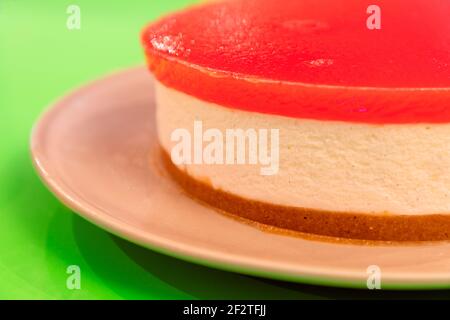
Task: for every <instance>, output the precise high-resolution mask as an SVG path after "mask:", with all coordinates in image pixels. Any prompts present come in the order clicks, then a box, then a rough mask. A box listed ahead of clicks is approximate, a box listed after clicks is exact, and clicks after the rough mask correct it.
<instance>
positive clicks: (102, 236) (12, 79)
mask: <svg viewBox="0 0 450 320" xmlns="http://www.w3.org/2000/svg"><path fill="white" fill-rule="evenodd" d="M191 2H193V1H188V0H176V1H175V0H170V1H169V0H165V1H155V0H145V1H123V0H121V1H97V0H74V1H56V0H52V1H50V0H45V1H43V0H42V1H32V0H0V121H1V122H0V298H4V299H5V298H6V299H21V298H22V299H23V298H25V299H30V298H31V299H41V298H45V299H52V298H56V299H95V298H97V299H121V298H125V299H130V298H134V299H142V298H149V299H214V298H216V299H218V298H224V299H227V298H237V299H241V298H242V299H245V298H254V299H263V298H272V299H294V298H306V299H308V298H380V297H388V298H395V297H403V298H425V297H437V298H449V297H450V293H449V292H448V291H440V292H409V293H400V292H374V291H356V290H348V289H334V288H322V287H315V286H306V285H298V284H291V283H283V282H277V281H271V280H265V279H258V278H254V277H248V276H243V275H238V274H233V273H228V272H223V271H218V270H213V269H209V268H206V267H202V266H198V265H194V264H190V263H187V262H183V261H180V260H177V259H174V258H170V257H167V256H164V255H161V254H157V253H154V252H152V251H150V250H146V249H143V248H141V247H138V246H136V245H134V244H131V243H129V242H127V241H125V240H122V239H119V238H117V237H115V236H112V235H110V234H108V233H107V232H105V231H103V230H101V229H99V228H97V227H95V226H93V225H92V224H90V223H88V222H86V221H85V220H83V219H82V218H80V217H78V216H77V215H75V214H73V212H71V210H69V209H67V208H66V207H64V206H63V205H62V204H60V203H59V202H58V200H57V199H56V198H55V197H54V196H53V195H52V194H51V193H50V192H49V191H48V190H47V189H46V188H45V187H44V186H43V184H42V183H41V182H40V180H39V178H38V177H37V175H36V173H35V172H34V170H33V168H32V165H31V161H30V157H29V152H28V140H29V136H30V130H31V127H32V125H33V123H34V121H36V119H37V118H38V116H39V114H40V113H41V112H42V111H43V110H44V109H45V107H46V106H48V105H49V104H50V103H51V102H52V101H54V100H55V99H57V98H59V97H61V96H62V95H64V94H65V93H67V92H68V91H69V90H71V89H73V88H75V87H77V86H79V85H81V84H83V83H85V82H86V81H89V80H92V79H95V78H97V77H99V76H103V75H104V74H107V73H110V72H112V71H115V70H120V69H123V68H126V67H129V66H134V65H137V64H142V63H143V55H142V52H141V48H140V44H139V32H140V30H141V29H142V27H143V26H144V25H145V23H146V22H148V21H150V20H152V19H155V18H156V17H158V16H160V15H161V14H163V13H165V12H168V11H170V10H174V9H177V8H180V7H183V6H185V5H187V4H189V3H191ZM70 4H76V5H78V6H80V8H81V30H76V31H73V30H72V31H69V30H68V29H67V28H66V19H67V17H68V15H67V13H66V9H67V7H68V5H70ZM69 265H78V266H80V268H81V290H68V289H67V288H66V279H67V276H68V275H67V274H66V268H67V267H68V266H69Z"/></svg>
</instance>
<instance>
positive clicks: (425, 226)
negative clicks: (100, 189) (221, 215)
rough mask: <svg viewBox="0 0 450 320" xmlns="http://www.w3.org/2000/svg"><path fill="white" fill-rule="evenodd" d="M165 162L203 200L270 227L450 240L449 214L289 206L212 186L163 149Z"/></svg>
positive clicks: (382, 237)
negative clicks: (328, 209) (405, 213)
mask: <svg viewBox="0 0 450 320" xmlns="http://www.w3.org/2000/svg"><path fill="white" fill-rule="evenodd" d="M161 153H162V158H163V162H164V166H165V168H166V169H167V171H168V172H169V173H170V175H171V176H172V177H173V178H174V179H175V180H176V181H177V182H178V184H179V185H181V187H182V188H183V189H184V190H185V191H186V192H187V193H188V194H189V195H191V196H193V197H194V198H196V199H198V200H201V201H202V202H204V203H206V204H208V205H210V206H212V207H214V208H217V209H219V210H222V211H225V212H226V213H228V214H231V215H233V216H236V217H240V218H244V219H247V220H250V221H253V222H257V223H260V224H263V225H267V226H270V227H276V228H281V229H285V230H288V231H295V232H301V233H306V234H312V235H319V236H326V237H333V238H345V239H355V240H372V241H394V242H397V241H413V242H415V241H443V240H450V214H432V215H392V214H365V213H350V212H332V211H322V210H316V209H307V208H298V207H286V206H280V205H274V204H271V203H264V202H259V201H254V200H250V199H245V198H242V197H240V196H237V195H234V194H231V193H228V192H225V191H222V190H217V189H214V188H212V186H210V185H209V184H207V183H205V182H203V181H199V180H196V179H194V178H192V177H191V176H189V175H188V174H187V173H186V172H184V171H182V170H180V169H179V168H178V167H177V166H175V165H174V164H173V163H172V161H171V159H170V155H168V154H167V152H166V151H164V150H162V152H161Z"/></svg>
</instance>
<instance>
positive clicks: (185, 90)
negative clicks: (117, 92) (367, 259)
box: [142, 0, 450, 240]
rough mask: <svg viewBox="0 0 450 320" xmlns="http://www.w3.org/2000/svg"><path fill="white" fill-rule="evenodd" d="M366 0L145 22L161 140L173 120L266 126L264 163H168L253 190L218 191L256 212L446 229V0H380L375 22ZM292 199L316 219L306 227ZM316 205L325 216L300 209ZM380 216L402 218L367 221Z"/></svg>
mask: <svg viewBox="0 0 450 320" xmlns="http://www.w3.org/2000/svg"><path fill="white" fill-rule="evenodd" d="M371 4H372V2H369V1H348V0H342V1H340V0H298V1H279V0H248V1H244V0H237V1H232V0H231V1H227V2H212V3H209V4H202V5H199V6H196V7H193V8H191V9H187V10H184V11H181V12H178V13H175V14H172V15H170V16H168V17H165V18H163V19H161V20H159V21H157V22H155V23H152V24H150V25H149V26H148V27H147V28H146V29H145V30H144V32H143V33H142V42H143V45H144V48H145V53H146V57H147V61H148V65H149V68H150V70H151V72H152V73H153V74H154V76H155V78H156V103H157V125H158V136H159V140H160V144H161V146H162V149H163V150H164V152H165V153H166V154H169V155H170V154H171V151H172V150H173V147H174V145H175V142H174V141H172V139H171V135H172V133H173V132H174V130H176V129H178V128H184V129H186V130H188V131H189V132H190V133H191V134H192V136H194V135H195V132H194V129H193V124H194V121H196V120H201V121H202V122H203V127H204V129H205V130H206V129H207V128H215V129H219V130H223V131H225V130H226V129H228V128H242V129H244V130H245V129H259V128H267V129H271V128H275V129H279V132H280V136H279V170H278V171H277V172H276V174H273V175H268V176H267V175H265V176H263V175H261V174H260V167H259V166H252V165H233V166H227V165H211V164H190V163H186V164H183V165H175V166H176V167H177V168H178V169H179V170H180V172H182V173H183V174H185V175H186V176H187V177H189V178H192V179H194V180H195V181H201V182H202V183H205V184H206V185H208V186H209V187H210V188H211V190H220V192H222V193H226V194H229V195H232V196H236V197H237V200H236V203H241V201H242V199H248V200H250V201H251V203H253V204H255V203H256V204H257V205H255V206H254V207H251V206H246V207H245V208H246V209H245V210H238V209H236V208H233V207H228V206H227V205H225V206H222V205H223V204H227V203H230V201H228V200H227V201H222V202H221V203H219V204H217V205H218V206H219V207H220V208H222V209H226V210H230V211H232V213H235V214H238V215H239V214H242V213H244V212H254V214H253V215H251V216H246V217H247V218H251V219H254V220H257V221H260V222H263V223H269V224H272V223H273V224H274V225H277V226H282V227H286V228H290V225H292V226H293V227H292V228H293V229H295V230H299V231H305V232H312V233H321V232H322V231H323V230H326V231H323V233H324V234H326V235H333V236H346V237H357V238H367V239H382V240H399V239H400V240H405V239H407V240H435V239H448V238H450V232H448V230H449V229H450V23H448V17H449V13H450V2H449V1H440V0H429V1H422V0H411V1H401V0H379V1H377V5H378V6H379V8H380V9H381V12H380V19H381V20H380V21H381V29H375V30H371V29H369V28H368V27H367V21H366V20H367V19H368V18H369V19H370V16H371V13H367V8H368V7H369V5H371ZM195 190H199V189H198V188H197V187H195ZM219 198H220V196H219V195H218V197H217V199H219ZM209 199H214V197H211V198H209ZM221 199H222V200H223V199H225V198H223V197H222V198H221ZM226 199H228V198H226ZM211 201H212V200H211ZM211 201H207V202H211ZM212 202H214V201H212ZM212 204H214V203H212ZM266 204H270V205H271V206H273V205H274V206H279V207H281V208H285V209H283V210H284V211H283V210H281V211H280V210H272V209H273V207H265V205H266ZM251 208H260V209H261V210H260V209H255V210H253V209H251ZM271 208H272V209H271ZM286 208H288V209H286ZM291 209H292V215H289V214H286V212H290V211H289V210H291ZM252 210H253V211H252ZM258 210H260V211H261V217H264V219H266V220H263V219H262V218H261V219H259V218H258ZM286 210H287V211H286ZM296 210H297V211H296ZM298 210H300V211H298ZM280 212H284V213H283V214H280ZM299 212H300V213H299ZM305 212H306V213H307V214H308V216H307V218H308V221H317V223H312V222H310V223H309V224H308V226H310V227H307V228H306V227H305V225H306V224H305V221H304V220H303V219H306V216H304V214H305ZM317 212H321V213H320V214H318V213H317ZM323 212H325V213H329V214H330V215H331V216H333V218H335V220H333V221H337V222H336V227H335V228H334V229H333V227H332V226H331V225H332V224H331V223H330V221H331V220H327V219H325V220H323V219H322V218H320V219H319V218H318V220H313V219H312V218H314V217H324V214H323ZM316 213H317V214H316ZM339 214H351V219H350V218H349V216H344V218H341V216H340V215H339ZM325 216H326V214H325ZM368 216H369V217H370V220H367V217H368ZM286 217H287V218H286ZM388 217H391V218H392V217H408V218H410V219H408V220H405V221H403V220H389V219H388V220H387V223H386V224H385V225H384V226H383V224H382V223H381V222H380V223H378V222H376V221H384V220H383V219H385V218H388ZM297 218H298V219H297ZM300 218H301V219H300ZM280 219H281V220H280ZM296 219H297V220H298V221H297V220H296ZM373 219H375V220H376V219H381V220H376V221H375V220H373ZM424 219H425V220H424ZM280 221H281V222H280ZM324 221H325V224H322V223H323V222H324ZM348 221H351V225H347V222H348ZM325 225H326V226H325ZM355 225H357V226H359V227H361V228H360V229H358V230H359V231H358V230H357V232H356V231H355V232H356V233H352V231H351V230H353V229H352V228H353V227H354V226H355ZM359 227H358V228H359ZM302 228H306V229H302ZM308 228H309V229H308ZM405 228H406V229H405ZM427 228H428V229H427ZM405 230H412V231H411V232H412V233H411V234H406V233H405V232H404V231H405ZM430 230H431V231H430Z"/></svg>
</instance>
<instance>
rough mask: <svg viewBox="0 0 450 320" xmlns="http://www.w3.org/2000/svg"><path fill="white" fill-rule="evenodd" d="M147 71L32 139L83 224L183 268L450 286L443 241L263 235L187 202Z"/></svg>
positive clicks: (73, 100)
mask: <svg viewBox="0 0 450 320" xmlns="http://www.w3.org/2000/svg"><path fill="white" fill-rule="evenodd" d="M153 100H154V99H153V84H152V78H151V76H150V74H149V73H148V72H147V70H146V69H145V68H135V69H131V70H127V71H124V72H121V73H118V74H115V75H112V76H109V77H107V78H104V79H102V80H99V81H96V82H94V83H92V84H89V85H87V86H85V87H83V88H81V89H79V90H77V91H75V92H73V93H72V94H70V95H68V96H67V97H65V98H63V99H62V100H60V101H59V102H57V103H56V104H54V105H53V106H52V107H51V108H49V110H48V111H47V112H46V113H45V114H44V115H43V116H42V117H41V119H40V121H39V122H38V123H37V124H36V126H35V128H34V130H33V133H32V138H31V152H32V157H33V161H34V164H35V167H36V169H37V171H38V173H39V175H40V176H41V177H42V179H43V181H44V182H45V183H46V185H47V186H48V187H49V188H50V190H51V191H52V192H53V193H54V194H55V195H56V196H57V197H58V198H59V199H60V200H61V201H62V202H64V203H65V204H66V205H67V206H69V207H70V208H71V209H73V210H74V211H75V212H77V213H78V214H80V215H82V216H83V217H85V218H86V219H88V220H89V221H91V222H93V223H94V224H96V225H98V226H99V227H101V228H104V229H106V230H108V231H110V232H112V233H114V234H116V235H118V236H121V237H123V238H125V239H128V240H129V241H132V242H135V243H138V244H141V245H142V246H145V247H148V248H150V249H153V250H156V251H159V252H162V253H166V254H168V255H171V256H175V257H178V258H181V259H185V260H188V261H191V262H195V263H199V264H203V265H207V266H210V267H214V268H220V269H225V270H229V271H235V272H239V273H244V274H251V275H256V276H261V277H267V278H274V279H281V280H287V281H295V282H303V283H310V284H319V285H328V286H341V287H355V288H367V279H368V277H369V276H370V274H368V268H369V266H377V267H378V268H379V270H380V271H381V287H382V288H383V289H435V288H450V243H427V244H416V245H411V244H408V245H394V246H393V245H370V246H368V245H361V244H360V245H358V244H348V243H347V244H345V243H335V242H324V241H314V240H308V239H304V238H301V237H294V236H289V235H283V234H276V233H269V232H267V231H262V230H261V229H258V228H255V227H253V226H250V225H247V224H243V223H241V222H238V221H236V220H234V219H231V218H229V217H227V216H224V215H222V214H220V213H218V212H216V211H215V210H214V209H212V208H210V207H207V206H204V205H202V204H201V203H199V202H197V201H195V200H193V199H191V198H189V197H188V196H187V195H186V194H185V193H184V192H183V191H182V190H180V189H179V187H178V186H177V185H176V183H175V182H173V181H172V180H171V179H170V177H169V176H168V174H167V173H166V172H165V171H164V167H163V165H162V163H161V160H160V157H159V149H158V143H157V139H156V132H155V117H154V108H155V107H154V101H153Z"/></svg>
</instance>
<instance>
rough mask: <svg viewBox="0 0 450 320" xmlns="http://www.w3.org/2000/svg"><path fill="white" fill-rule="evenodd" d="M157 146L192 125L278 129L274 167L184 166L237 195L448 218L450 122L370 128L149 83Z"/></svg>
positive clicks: (275, 201) (292, 203)
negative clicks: (270, 170)
mask: <svg viewBox="0 0 450 320" xmlns="http://www.w3.org/2000/svg"><path fill="white" fill-rule="evenodd" d="M156 102H157V126H158V136H159V140H160V144H161V146H162V147H163V148H164V149H165V150H166V151H167V152H168V153H169V154H171V151H172V148H173V147H174V146H175V145H176V143H177V142H176V141H172V139H171V134H172V132H174V130H176V129H186V130H188V131H189V132H190V133H191V134H192V136H194V132H193V130H194V129H193V128H194V122H195V121H201V122H202V124H203V129H204V130H206V129H208V128H215V129H219V130H220V131H222V132H225V130H226V129H233V128H240V129H244V130H246V129H256V130H258V129H260V128H263V129H279V170H278V172H277V174H274V175H261V172H260V168H261V166H260V165H252V164H234V165H226V164H225V165H216V164H213V165H211V164H183V165H179V167H180V168H181V169H183V170H186V173H187V174H189V175H190V176H192V177H193V178H195V179H197V180H201V181H204V182H207V183H209V184H210V185H211V186H212V187H213V188H215V189H220V190H223V191H226V192H229V193H231V194H234V195H237V196H241V197H243V198H247V199H252V200H256V201H261V202H269V203H272V204H277V205H281V206H293V207H301V208H309V209H317V210H327V211H334V212H355V213H370V214H375V213H382V214H385V213H386V214H404V215H427V214H450V124H426V123H419V124H400V125H399V124H389V125H373V124H359V123H350V122H335V121H317V120H303V119H295V118H288V117H283V116H275V115H268V114H259V113H253V112H245V111H239V110H234V109H230V108H226V107H222V106H220V105H217V104H213V103H209V102H205V101H202V100H199V99H197V98H195V97H192V96H190V95H187V94H185V93H182V92H179V91H176V90H173V89H170V88H167V87H165V86H164V85H162V84H161V83H159V82H156Z"/></svg>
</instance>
